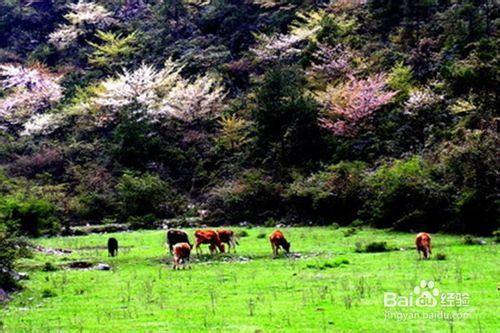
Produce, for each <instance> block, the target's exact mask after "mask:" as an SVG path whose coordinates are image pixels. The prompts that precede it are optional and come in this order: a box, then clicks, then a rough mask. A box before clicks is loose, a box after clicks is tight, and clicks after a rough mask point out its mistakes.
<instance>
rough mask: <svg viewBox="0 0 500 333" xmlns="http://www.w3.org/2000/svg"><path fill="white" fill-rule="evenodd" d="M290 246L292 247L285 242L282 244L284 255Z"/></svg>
mask: <svg viewBox="0 0 500 333" xmlns="http://www.w3.org/2000/svg"><path fill="white" fill-rule="evenodd" d="M290 245H292V243H290V242H287V241H285V242H284V243H283V249H284V250H285V252H286V253H288V252H290Z"/></svg>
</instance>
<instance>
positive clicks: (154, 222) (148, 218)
mask: <svg viewBox="0 0 500 333" xmlns="http://www.w3.org/2000/svg"><path fill="white" fill-rule="evenodd" d="M127 223H128V224H129V225H130V229H132V230H138V229H156V228H158V227H161V223H160V222H159V221H158V218H156V216H154V215H152V214H148V215H144V216H130V217H129V218H128V219H127Z"/></svg>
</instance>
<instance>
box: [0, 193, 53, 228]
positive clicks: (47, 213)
mask: <svg viewBox="0 0 500 333" xmlns="http://www.w3.org/2000/svg"><path fill="white" fill-rule="evenodd" d="M2 224H3V225H5V226H6V227H7V231H8V232H9V233H12V234H21V235H26V236H32V237H39V236H41V235H55V234H56V233H58V232H59V230H60V218H59V214H58V213H57V211H56V208H55V206H54V205H53V204H51V203H50V202H48V201H46V200H44V199H37V198H33V197H24V198H23V197H18V196H5V197H0V225H2Z"/></svg>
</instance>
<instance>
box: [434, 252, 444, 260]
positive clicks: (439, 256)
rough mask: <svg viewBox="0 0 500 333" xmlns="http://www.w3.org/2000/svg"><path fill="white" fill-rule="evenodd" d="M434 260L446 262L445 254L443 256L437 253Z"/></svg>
mask: <svg viewBox="0 0 500 333" xmlns="http://www.w3.org/2000/svg"><path fill="white" fill-rule="evenodd" d="M436 260H446V254H444V253H437V254H436Z"/></svg>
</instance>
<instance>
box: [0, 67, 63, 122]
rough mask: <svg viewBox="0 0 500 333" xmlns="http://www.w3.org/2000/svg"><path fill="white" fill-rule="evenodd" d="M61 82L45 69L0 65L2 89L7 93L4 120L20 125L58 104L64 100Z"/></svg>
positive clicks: (0, 110)
mask: <svg viewBox="0 0 500 333" xmlns="http://www.w3.org/2000/svg"><path fill="white" fill-rule="evenodd" d="M61 78H62V76H61V75H57V74H53V73H50V72H49V71H48V70H47V69H46V68H44V67H43V66H41V65H34V66H32V67H24V66H20V65H13V64H3V65H0V85H1V86H2V88H3V89H5V90H6V92H7V95H6V96H5V97H4V98H2V99H0V118H1V119H2V120H4V121H8V122H10V123H13V124H19V123H22V122H23V121H24V120H25V119H27V118H29V117H31V116H32V115H33V114H34V113H36V112H41V111H43V110H44V109H46V108H48V107H50V106H51V105H53V104H55V103H57V102H58V101H60V100H61V98H62V97H63V89H62V87H61V85H60V84H59V82H60V80H61Z"/></svg>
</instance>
